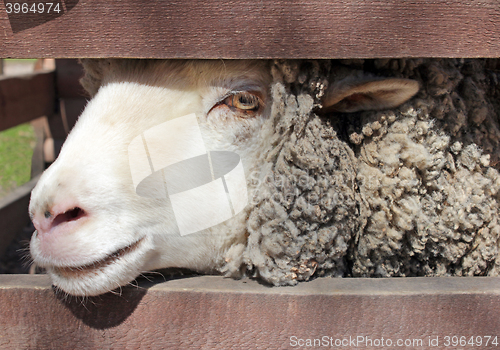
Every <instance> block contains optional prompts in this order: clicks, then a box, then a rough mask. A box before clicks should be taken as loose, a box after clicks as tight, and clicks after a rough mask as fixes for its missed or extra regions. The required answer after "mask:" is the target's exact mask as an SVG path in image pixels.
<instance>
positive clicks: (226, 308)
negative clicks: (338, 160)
mask: <svg viewBox="0 0 500 350" xmlns="http://www.w3.org/2000/svg"><path fill="white" fill-rule="evenodd" d="M499 314H500V279H498V278H483V277H474V278H399V279H397V278H394V279H330V278H321V279H316V280H313V281H311V282H307V283H300V284H299V285H298V286H295V287H280V288H270V287H266V286H263V285H261V284H259V283H257V282H256V281H252V280H248V279H243V280H240V281H235V280H232V279H226V278H222V277H214V276H198V277H189V278H182V279H176V280H168V281H167V282H164V283H160V284H152V283H149V282H144V283H142V284H140V287H139V288H134V287H126V288H123V289H122V290H121V295H114V294H111V293H108V294H105V295H102V296H99V297H93V298H88V299H85V300H83V301H82V299H81V298H73V297H70V298H66V297H65V296H64V295H61V294H57V293H54V292H53V290H52V289H51V288H50V282H49V279H48V278H47V276H40V275H38V276H23V275H10V276H9V275H0V316H1V317H0V329H2V332H1V334H0V347H2V348H3V347H6V346H8V347H9V348H28V349H42V348H43V349H45V348H51V349H63V348H64V349H123V348H126V349H291V348H301V349H303V348H313V347H312V346H307V344H308V343H307V342H308V341H311V342H314V341H315V339H318V340H319V341H320V342H321V346H322V347H325V348H356V347H357V348H362V349H385V348H393V347H394V348H403V347H404V346H399V347H397V344H398V342H403V345H406V348H412V349H417V348H421V349H428V348H432V349H452V348H466V346H456V345H455V346H453V345H452V342H453V341H454V340H453V339H452V338H451V337H453V336H457V337H458V341H464V339H466V341H470V339H471V337H472V336H473V337H474V338H473V340H472V341H473V342H474V344H475V345H474V346H471V345H470V343H469V344H468V345H469V347H470V348H476V346H477V347H478V348H495V347H494V346H493V347H492V346H491V345H492V340H493V339H497V341H498V337H499V336H500V319H499V318H498V315H499ZM447 337H450V338H449V339H448V338H447ZM460 337H464V338H462V339H460ZM487 337H490V338H487ZM495 337H496V338H495ZM382 339H383V340H382ZM487 340H489V346H485V344H486V341H487ZM479 341H481V342H482V346H479ZM381 342H383V343H381ZM405 342H406V343H405ZM326 344H328V345H326ZM382 344H385V346H382ZM390 344H392V346H390ZM409 344H411V345H409ZM447 344H448V345H447ZM316 348H319V346H318V342H316Z"/></svg>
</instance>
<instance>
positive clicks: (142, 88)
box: [29, 59, 500, 296]
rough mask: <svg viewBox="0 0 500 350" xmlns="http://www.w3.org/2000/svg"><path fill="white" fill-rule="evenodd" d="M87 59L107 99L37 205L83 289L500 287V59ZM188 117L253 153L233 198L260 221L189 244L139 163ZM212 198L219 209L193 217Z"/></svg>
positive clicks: (47, 239) (43, 181) (223, 147)
mask: <svg viewBox="0 0 500 350" xmlns="http://www.w3.org/2000/svg"><path fill="white" fill-rule="evenodd" d="M82 63H83V65H84V68H85V70H86V75H85V77H84V78H83V79H82V85H83V86H84V87H85V89H86V90H87V91H88V92H89V94H90V95H91V96H92V99H91V100H90V102H89V103H88V105H87V106H86V108H85V110H84V111H83V113H82V115H81V117H80V118H79V120H78V122H77V124H76V125H75V127H74V129H73V131H72V132H71V133H70V135H69V136H68V139H67V141H66V142H65V144H64V146H63V148H62V150H61V153H60V155H59V157H58V159H57V160H56V161H55V162H54V163H53V164H52V165H51V166H50V167H49V168H48V169H47V170H46V171H45V173H44V174H43V176H42V177H41V178H40V181H39V183H38V184H37V186H36V187H35V189H34V190H33V192H32V197H31V201H30V207H29V211H30V216H31V218H32V220H33V223H34V225H35V228H36V231H35V232H34V234H33V237H32V239H31V243H30V252H31V255H32V257H33V260H34V262H35V263H36V264H38V265H40V266H42V267H45V268H46V270H47V272H48V274H49V275H50V276H51V278H52V281H53V284H54V285H55V286H56V287H58V288H59V289H61V290H63V291H65V292H66V293H69V294H72V295H83V296H90V295H98V294H101V293H105V292H108V291H112V290H114V289H115V288H117V287H121V286H124V285H126V284H128V283H130V282H131V281H133V280H134V279H135V278H136V277H137V276H139V275H140V274H141V273H143V272H145V271H150V270H156V269H161V268H168V267H182V268H187V269H191V270H194V271H198V272H200V273H207V274H214V273H216V274H223V275H225V276H230V277H234V278H241V277H242V276H250V277H254V278H260V279H261V280H263V281H264V282H267V283H269V284H271V285H274V286H285V285H295V284H296V283H298V282H299V281H307V280H309V279H310V278H313V277H317V276H332V277H389V276H448V275H458V276H463V275H497V274H498V269H499V264H500V260H499V259H498V242H499V238H498V237H499V230H500V226H499V225H498V224H497V217H498V210H499V206H498V196H499V188H500V177H499V175H498V164H499V162H498V154H500V153H499V152H498V151H499V146H500V145H499V142H500V135H499V130H500V129H499V127H498V114H497V112H496V111H498V106H497V104H498V102H497V101H499V99H498V91H499V89H498V73H497V69H498V68H497V61H495V60H457V59H393V60H389V59H387V60H341V61H338V60H274V61H265V60H256V61H231V60H227V61H176V60H166V61H163V60H160V61H156V60H83V62H82ZM189 116H190V117H189ZM184 117H189V118H191V119H190V120H191V121H194V122H195V123H197V125H198V126H199V134H198V131H196V135H200V140H201V139H202V140H203V143H204V146H205V147H206V149H207V150H210V154H212V151H214V152H215V151H223V152H227V153H228V154H236V155H237V159H238V160H239V161H240V162H241V166H242V169H243V170H244V171H243V172H244V180H243V183H245V182H246V187H247V188H246V192H245V191H240V192H238V196H233V197H232V198H233V201H234V200H235V199H237V198H241V196H243V197H244V198H245V204H246V206H244V208H241V210H238V211H236V210H233V212H232V213H233V215H232V217H231V218H229V219H227V220H225V221H221V222H220V223H218V224H216V225H213V226H211V227H208V228H204V229H202V230H199V231H197V232H189V234H185V233H184V234H183V231H182V229H180V228H179V225H177V224H176V222H177V221H179V217H176V212H175V210H174V209H173V203H174V200H173V199H172V198H173V196H171V197H170V199H169V196H168V195H165V196H164V195H158V194H160V193H163V192H162V191H163V190H164V189H163V188H162V187H161V186H160V185H159V184H160V183H161V181H160V182H156V183H155V182H154V181H152V182H149V183H147V182H146V183H144V182H141V181H142V178H143V177H145V178H148V177H147V176H148V175H150V174H151V173H152V172H153V166H152V164H150V165H151V171H149V170H147V169H149V168H148V163H147V162H146V161H145V159H146V158H143V159H144V162H145V163H144V166H143V167H140V169H143V168H144V169H146V170H145V173H144V174H145V175H144V176H140V177H138V178H137V176H138V175H137V174H136V172H140V170H137V169H135V168H134V166H133V164H131V159H136V158H134V157H135V156H132V154H135V153H137V152H139V151H137V150H138V149H139V150H140V152H144V151H142V150H143V148H140V147H143V146H140V147H139V148H134V147H135V146H131V145H132V144H135V143H134V142H136V141H134V140H139V141H137V142H138V144H139V145H142V143H141V142H142V141H141V140H143V141H144V142H145V143H144V144H150V143H149V142H150V139H147V137H149V136H147V137H146V136H144V135H147V133H148V130H153V129H154V128H156V127H158V125H163V126H165V125H173V124H165V123H170V122H171V121H176V120H177V121H178V120H180V119H176V118H184ZM186 120H187V119H186ZM163 126H162V127H163ZM158 130H159V129H158ZM162 130H165V132H166V134H168V135H170V136H169V137H166V138H167V139H168V140H164V141H163V140H160V141H161V142H162V147H164V148H162V150H163V149H164V150H168V152H166V153H165V152H164V154H166V155H167V156H168V153H169V152H174V153H175V152H176V151H175V150H178V149H182V150H183V152H184V151H185V152H190V151H189V150H185V149H187V148H189V144H190V143H189V142H191V138H188V137H185V136H183V135H184V134H183V133H182V131H177V129H175V131H172V132H170V131H169V129H168V127H166V128H164V129H162ZM179 130H180V129H179ZM193 130H194V129H193ZM196 130H198V129H196ZM148 135H149V134H148ZM157 135H160V136H161V133H158V132H157ZM176 135H177V136H178V137H177V136H176ZM179 135H180V136H179ZM186 135H187V134H186ZM190 135H191V134H190ZM157 137H158V136H157ZM197 137H198V136H197ZM146 139H147V142H146ZM160 139H161V137H160ZM172 140H175V141H172ZM160 141H158V142H160ZM169 141H171V142H170V143H168V142H169ZM193 142H194V141H193ZM179 145H181V146H179ZM144 147H146V146H144ZM146 148H147V147H146ZM160 148H161V147H159V148H154V149H153V151H151V152H150V153H151V154H153V153H156V152H160ZM136 151H137V152H136ZM134 152H135V153H134ZM140 152H139V153H140ZM146 152H149V151H146ZM161 152H163V151H161ZM151 154H149V159H150V161H151V159H152V156H151ZM137 159H139V158H137ZM212 166H213V164H212ZM154 169H157V168H156V167H155V168H154ZM192 173H196V170H195V171H192ZM158 174H159V173H158ZM212 176H213V175H212ZM212 180H214V177H212ZM165 181H166V180H165ZM190 181H192V180H186V181H185V182H187V184H188V185H189V184H190ZM193 181H195V180H193ZM196 181H197V180H196ZM214 181H215V180H214ZM184 185H186V184H184ZM225 186H226V187H225V189H226V192H227V193H228V195H229V197H231V196H230V195H231V191H232V190H231V186H232V185H231V183H230V182H229V181H228V180H227V179H226V183H225ZM228 187H229V190H228V189H227V188H228ZM139 190H140V191H139ZM141 191H142V192H141ZM168 192H169V194H171V193H170V188H169V190H168ZM208 197H210V196H208ZM198 202H199V203H202V202H203V203H204V202H210V198H205V197H200V198H196V199H193V198H191V202H188V203H187V204H188V208H189V205H191V206H192V207H193V208H195V207H196V208H198V205H199V203H198ZM174 204H175V203H174ZM233 204H234V203H233ZM216 209H217V210H218V209H220V210H222V209H221V208H219V207H217V208H216ZM233 209H234V208H233ZM217 210H215V211H214V213H215V212H217ZM188 214H189V215H187V218H186V220H187V222H188V224H194V223H197V224H200V222H201V224H203V220H200V218H199V217H198V214H200V213H199V211H198V210H193V211H192V212H190V211H189V210H188ZM196 227H198V226H196Z"/></svg>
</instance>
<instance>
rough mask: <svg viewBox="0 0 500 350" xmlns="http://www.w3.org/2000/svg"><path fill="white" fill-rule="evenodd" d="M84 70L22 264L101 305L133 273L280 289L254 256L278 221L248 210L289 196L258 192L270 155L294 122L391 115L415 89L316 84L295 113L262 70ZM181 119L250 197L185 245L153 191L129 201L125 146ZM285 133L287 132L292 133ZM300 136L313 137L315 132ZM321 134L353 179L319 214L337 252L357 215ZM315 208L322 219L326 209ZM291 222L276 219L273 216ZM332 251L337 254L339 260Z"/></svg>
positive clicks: (258, 64)
mask: <svg viewBox="0 0 500 350" xmlns="http://www.w3.org/2000/svg"><path fill="white" fill-rule="evenodd" d="M83 63H84V66H85V68H86V71H87V75H86V77H85V78H84V79H83V85H84V86H85V87H86V89H87V90H88V91H89V92H90V93H91V94H92V95H94V96H93V98H92V100H91V101H90V102H89V103H88V105H87V106H86V108H85V110H84V111H83V113H82V115H81V117H80V118H79V120H78V122H77V124H76V125H75V127H74V129H73V131H72V132H71V134H70V135H69V136H68V139H67V141H66V142H65V144H64V146H63V148H62V150H61V153H60V155H59V157H58V158H57V160H56V161H55V162H54V163H53V164H52V165H51V166H50V167H49V169H47V170H46V172H45V173H44V174H43V175H42V177H41V179H40V181H39V183H38V184H37V186H36V187H35V189H34V190H33V193H32V197H31V202H30V207H29V210H30V215H31V218H32V220H33V223H34V225H35V228H36V231H35V233H34V234H33V237H32V240H31V246H30V250H31V254H32V257H33V259H34V261H35V263H37V264H38V265H39V266H42V267H45V268H46V269H47V272H48V273H49V275H50V276H51V278H52V280H53V283H54V285H56V286H57V287H59V288H60V289H62V290H63V291H65V292H67V293H69V294H73V295H97V294H101V293H104V292H107V291H110V290H113V289H115V288H116V287H120V286H123V285H126V284H127V283H129V282H130V281H132V280H133V279H135V278H136V277H137V276H138V275H140V274H141V273H142V272H145V271H149V270H154V269H160V268H168V267H182V268H188V269H192V270H195V271H199V272H203V273H214V272H222V273H226V274H229V275H233V276H236V275H238V274H240V273H241V272H242V270H243V268H242V266H243V265H245V264H246V265H247V266H249V268H250V269H252V268H253V269H255V270H256V271H257V273H258V274H260V276H261V277H262V278H264V279H265V280H267V281H269V282H271V283H274V284H277V285H279V284H287V283H288V284H289V282H286V281H288V280H289V276H288V277H283V278H278V279H273V278H271V277H266V271H267V270H266V267H265V266H264V265H265V264H264V263H263V262H262V259H261V257H260V255H259V254H264V255H266V254H267V253H266V252H262V251H261V252H259V253H257V250H258V249H259V248H258V246H259V243H258V242H260V241H261V238H262V235H261V233H262V232H263V231H266V230H269V229H272V225H271V226H270V225H269V224H270V223H273V222H274V223H276V218H272V217H268V220H267V222H265V220H264V221H262V220H263V217H262V216H261V217H259V220H260V222H257V221H256V219H255V215H256V214H255V213H256V208H259V210H261V211H265V210H266V208H267V206H273V205H274V204H273V201H274V199H273V196H274V195H282V194H283V193H285V192H286V191H288V190H291V191H294V189H290V188H289V189H284V188H280V189H277V187H276V186H274V185H273V186H274V187H273V189H274V190H277V192H276V193H268V192H266V191H269V190H270V189H271V187H269V184H267V185H266V184H264V182H263V181H262V180H263V179H264V178H265V177H266V176H269V175H270V174H276V169H275V168H274V165H275V164H278V163H279V159H278V158H277V157H276V155H277V153H276V152H274V151H275V150H276V145H281V146H283V144H284V142H293V138H294V137H296V135H297V133H298V132H303V131H304V130H305V129H304V127H305V124H304V125H302V127H303V130H302V131H300V128H301V126H300V123H302V122H303V121H304V118H306V119H307V118H309V117H308V116H310V115H314V114H315V113H316V112H318V113H319V112H321V109H327V108H331V109H332V110H336V111H347V112H350V111H356V110H360V109H380V108H390V107H394V106H396V105H398V104H401V103H403V102H404V101H406V100H407V99H409V98H410V97H411V96H413V94H415V93H416V91H417V89H418V84H417V85H416V83H414V82H412V81H409V80H404V79H389V80H384V79H380V78H376V79H375V78H374V79H371V78H367V77H362V79H360V80H357V81H356V80H355V79H354V80H352V79H351V80H350V81H349V82H348V83H345V84H342V82H341V81H337V82H335V83H333V84H331V85H330V89H329V90H325V87H326V84H324V85H322V87H321V88H319V89H318V91H317V93H316V94H312V95H311V94H306V93H303V94H299V96H298V97H297V99H296V100H295V101H292V100H287V101H283V100H280V101H277V100H275V96H276V94H277V92H279V91H278V90H280V89H282V88H283V85H280V84H279V83H276V80H280V79H283V77H282V76H281V78H280V77H278V75H277V73H276V71H275V68H271V66H272V64H270V62H266V61H128V60H89V61H84V62H83ZM273 80H274V83H273ZM320 90H321V91H320ZM298 105H300V106H299V107H301V108H302V109H301V112H300V113H299V114H300V115H299V116H297V115H296V114H294V115H291V114H290V115H285V114H286V113H285V114H283V113H282V111H283V110H286V109H287V108H289V107H293V106H295V107H297V106H298ZM299 109H300V108H299ZM294 113H295V112H294ZM184 116H195V121H196V124H197V126H198V127H199V131H200V134H201V135H202V140H203V143H204V146H205V147H206V149H207V150H214V151H225V152H230V153H232V154H237V155H238V156H239V157H240V158H241V164H242V169H243V170H244V173H245V174H246V180H245V181H246V184H247V190H248V196H249V204H248V205H247V206H246V207H245V209H244V210H242V211H241V212H239V213H236V215H234V217H232V218H231V219H229V220H226V221H224V222H223V223H220V224H218V225H215V226H213V227H209V228H207V229H204V230H201V231H199V232H195V233H190V234H187V235H182V234H181V232H180V231H179V227H178V225H177V224H176V216H175V213H174V211H173V209H172V203H171V201H170V200H169V197H168V195H167V196H155V193H157V192H161V191H163V189H162V188H158V187H157V186H158V183H157V182H154V181H152V182H149V183H148V182H146V183H142V185H141V186H142V187H141V191H142V193H146V194H147V195H145V196H143V195H139V192H138V191H137V186H135V183H134V179H133V177H134V174H133V173H134V170H133V166H132V165H131V164H130V159H131V158H130V149H131V148H130V147H131V146H130V145H131V144H132V143H133V142H134V140H139V142H140V135H145V133H146V132H147V131H148V130H151V129H152V128H155V127H156V126H158V125H160V124H162V123H166V122H168V121H172V120H177V119H178V118H180V117H184ZM284 121H286V123H288V124H286V123H285V124H284V123H283V122H284ZM291 125H295V128H294V130H293V131H292V130H291V129H290V127H291ZM309 125H310V127H314V123H309ZM326 132H327V133H328V132H330V133H331V135H326V136H327V137H330V139H331V140H332V142H331V143H330V144H329V145H330V146H331V147H333V148H336V150H334V153H335V152H336V154H337V156H339V157H340V158H339V159H342V160H340V162H341V163H342V162H344V163H345V164H344V163H342V164H343V165H345V166H346V167H349V166H351V170H350V173H349V174H348V175H346V176H347V177H351V179H350V180H349V179H348V180H349V181H347V183H350V185H348V186H351V189H350V191H351V193H352V196H351V198H345V201H346V203H348V205H347V211H346V212H345V213H344V214H345V215H344V214H342V215H341V213H338V212H336V213H327V214H326V215H330V216H332V215H333V216H332V217H333V219H331V220H328V222H329V223H330V224H331V223H332V220H333V222H334V221H335V220H337V219H338V221H339V222H340V224H339V225H333V226H335V227H337V228H341V226H342V225H344V226H345V227H343V226H342V227H343V229H345V232H346V235H347V236H346V237H345V242H344V243H343V244H347V243H346V242H347V241H348V240H349V239H350V237H351V236H352V234H353V232H354V226H355V225H354V224H352V222H355V221H356V219H355V218H351V217H348V216H349V215H354V216H355V215H357V214H359V212H357V210H358V209H357V208H358V205H357V201H358V197H357V195H356V193H355V188H354V187H355V185H354V178H352V177H353V176H354V175H353V174H354V170H353V168H352V164H351V162H352V154H351V153H350V150H349V149H348V147H347V146H346V145H345V144H344V143H343V142H342V141H340V140H338V138H336V136H335V132H334V131H333V130H330V131H328V130H327V131H326ZM172 135H174V134H172ZM172 135H170V136H172ZM294 135H295V136H294ZM174 136H175V135H174ZM138 137H139V139H138ZM175 140H176V141H175ZM291 140H292V141H291ZM169 142H170V143H169ZM179 143H180V144H183V145H187V144H188V143H189V142H188V143H186V140H185V139H182V137H181V138H176V137H166V139H165V140H161V145H160V146H161V147H160V146H158V147H160V148H163V150H165V149H167V150H169V149H172V150H174V149H178V148H179ZM281 146H279V147H281ZM153 151H154V150H149V152H150V153H153ZM273 152H274V153H273ZM282 156H284V154H282ZM336 161H337V160H336ZM336 161H334V162H333V163H335V162H336ZM276 162H278V163H276ZM333 163H332V168H331V170H332V174H333V176H337V177H339V176H340V177H342V176H343V175H342V173H343V172H344V169H342V168H338V165H339V164H337V163H335V164H333ZM273 164H274V165H273ZM350 164H351V165H350ZM146 166H147V165H146ZM332 174H328V176H331V175H332ZM268 179H269V177H268ZM330 180H331V179H330ZM330 180H329V181H330ZM186 181H188V182H189V181H190V180H186ZM337 185H338V186H345V185H343V184H340V183H339V184H333V187H332V184H331V183H327V184H325V186H326V187H325V188H330V189H331V188H335V186H337ZM306 186H308V185H306ZM184 187H185V186H184ZM200 200H201V199H200ZM194 204H196V203H193V207H196V205H194ZM325 208H326V210H328V205H326V206H325ZM304 210H308V209H307V208H305V209H304ZM189 214H190V216H192V217H191V220H194V221H196V220H199V218H197V215H198V214H199V213H197V212H192V213H189ZM292 214H293V213H286V212H285V213H282V216H286V217H288V216H289V215H292ZM347 214H349V215H347ZM273 215H274V214H273ZM293 215H299V216H300V213H298V214H297V213H295V214H293ZM264 217H265V216H264ZM273 220H274V221H273ZM346 220H347V221H346ZM278 221H279V220H278ZM351 226H352V227H351ZM296 229H297V230H298V231H300V230H301V228H300V227H297V228H296ZM321 229H322V228H321V227H319V226H318V230H320V231H321ZM259 232H260V233H259ZM330 236H331V235H330V234H326V235H325V237H323V238H324V239H330V240H331V241H332V247H333V248H332V249H336V248H335V245H336V244H340V242H338V241H335V238H334V237H333V236H332V237H330ZM259 237H260V238H259ZM266 237H267V238H264V239H270V237H271V236H266ZM272 244H273V243H272ZM272 244H271V245H272ZM276 244H278V245H279V243H276ZM338 249H339V251H340V252H343V253H345V249H343V248H338ZM279 250H280V247H276V251H279ZM318 253H319V254H321V252H318ZM271 255H272V254H271ZM271 255H269V254H267V256H268V257H269V256H271ZM341 255H342V254H339V259H340V260H341V259H342V256H341ZM259 261H260V262H259ZM284 275H286V273H285V274H284ZM292 280H293V278H292ZM284 281H285V282H284Z"/></svg>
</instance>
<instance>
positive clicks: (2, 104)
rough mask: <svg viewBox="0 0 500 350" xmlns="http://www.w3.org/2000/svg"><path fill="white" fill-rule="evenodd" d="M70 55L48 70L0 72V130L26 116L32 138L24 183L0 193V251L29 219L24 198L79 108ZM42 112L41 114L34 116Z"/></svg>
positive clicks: (77, 71)
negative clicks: (28, 177) (33, 131)
mask: <svg viewBox="0 0 500 350" xmlns="http://www.w3.org/2000/svg"><path fill="white" fill-rule="evenodd" d="M81 75H82V68H81V67H80V66H79V65H78V64H77V62H76V61H75V60H58V62H57V64H56V69H55V70H53V71H37V72H34V73H32V74H24V75H17V76H0V131H2V130H5V129H8V128H11V127H14V126H17V125H19V124H22V123H26V122H30V121H32V122H33V123H32V124H33V125H37V128H36V129H37V130H36V133H37V134H38V135H37V138H38V141H37V143H38V144H37V146H36V148H35V150H34V156H33V158H32V177H33V179H32V180H31V181H29V182H28V183H26V184H24V185H22V186H20V187H19V188H18V189H16V190H15V191H14V192H12V193H10V194H9V195H7V196H6V197H4V198H1V199H0V256H1V255H2V254H3V253H4V252H5V249H6V248H7V246H8V245H9V243H10V242H11V241H12V239H14V237H15V234H16V233H17V232H19V231H20V230H21V229H22V228H23V227H25V226H26V225H27V223H29V217H28V203H29V198H30V194H31V190H32V189H33V187H34V186H35V185H36V182H37V180H38V178H39V176H37V175H39V174H40V173H41V172H42V171H43V170H44V168H45V163H50V162H53V161H54V159H55V158H56V156H57V154H58V152H59V150H60V148H61V146H62V144H63V142H64V140H65V138H66V136H67V134H68V133H69V130H70V129H71V128H72V127H73V125H74V124H75V122H76V119H77V117H78V115H79V114H80V112H81V111H82V110H83V107H84V104H85V98H84V97H83V96H82V95H83V88H81V87H80V86H79V83H78V79H79V78H80V77H81ZM43 116H45V118H44V119H43V120H37V121H34V120H35V119H38V118H40V117H43Z"/></svg>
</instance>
